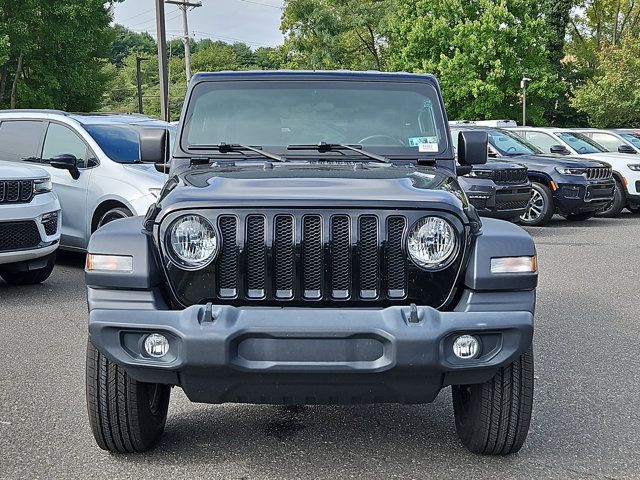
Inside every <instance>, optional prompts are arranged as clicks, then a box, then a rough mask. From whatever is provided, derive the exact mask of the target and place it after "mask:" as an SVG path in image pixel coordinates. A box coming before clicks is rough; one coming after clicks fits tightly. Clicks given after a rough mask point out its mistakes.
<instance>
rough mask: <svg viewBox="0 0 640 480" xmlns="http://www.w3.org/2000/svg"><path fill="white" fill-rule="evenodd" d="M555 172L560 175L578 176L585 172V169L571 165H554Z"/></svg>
mask: <svg viewBox="0 0 640 480" xmlns="http://www.w3.org/2000/svg"><path fill="white" fill-rule="evenodd" d="M556 172H558V173H559V174H560V175H575V176H577V177H579V176H581V175H584V174H585V169H584V168H572V167H556Z"/></svg>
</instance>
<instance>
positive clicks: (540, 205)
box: [520, 182, 555, 227]
mask: <svg viewBox="0 0 640 480" xmlns="http://www.w3.org/2000/svg"><path fill="white" fill-rule="evenodd" d="M554 213H555V208H554V205H553V194H552V193H551V190H549V189H548V188H547V187H546V186H545V185H542V184H541V183H537V182H533V183H532V184H531V198H530V199H529V204H528V205H527V209H526V210H525V211H524V213H523V214H522V215H520V223H521V224H522V225H526V226H529V227H543V226H545V225H546V224H547V223H549V221H550V220H551V217H553V214H554Z"/></svg>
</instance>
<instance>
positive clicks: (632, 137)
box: [620, 133, 640, 148]
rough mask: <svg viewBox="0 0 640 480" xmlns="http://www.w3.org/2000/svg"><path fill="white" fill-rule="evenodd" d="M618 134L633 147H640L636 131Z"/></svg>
mask: <svg viewBox="0 0 640 480" xmlns="http://www.w3.org/2000/svg"><path fill="white" fill-rule="evenodd" d="M620 136H621V137H622V138H624V139H625V140H626V141H627V142H629V143H631V144H633V146H634V147H636V148H640V135H639V134H637V133H620Z"/></svg>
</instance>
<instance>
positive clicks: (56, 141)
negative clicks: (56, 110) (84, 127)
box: [42, 123, 89, 168]
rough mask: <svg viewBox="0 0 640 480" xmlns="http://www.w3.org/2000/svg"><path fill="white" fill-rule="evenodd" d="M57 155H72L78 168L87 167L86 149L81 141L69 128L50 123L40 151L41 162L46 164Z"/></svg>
mask: <svg viewBox="0 0 640 480" xmlns="http://www.w3.org/2000/svg"><path fill="white" fill-rule="evenodd" d="M58 155H73V156H74V157H76V159H77V161H78V163H77V167H78V168H86V167H87V157H88V156H89V155H88V149H87V145H86V144H85V143H84V142H83V141H82V139H81V138H80V137H79V136H78V134H77V133H75V132H74V131H73V130H71V129H70V128H69V127H65V126H64V125H59V124H57V123H50V124H49V128H48V129H47V136H46V137H45V139H44V148H43V149H42V161H43V162H44V163H47V162H48V161H49V160H51V159H52V158H53V157H57V156H58Z"/></svg>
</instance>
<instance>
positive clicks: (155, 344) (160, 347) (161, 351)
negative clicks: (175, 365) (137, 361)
mask: <svg viewBox="0 0 640 480" xmlns="http://www.w3.org/2000/svg"><path fill="white" fill-rule="evenodd" d="M144 349H145V351H146V352H147V354H148V355H150V356H151V357H155V358H160V357H164V356H165V355H166V354H167V352H168V351H169V340H167V337H165V336H164V335H160V334H159V333H152V334H151V335H149V336H148V337H147V338H146V339H145V341H144Z"/></svg>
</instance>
